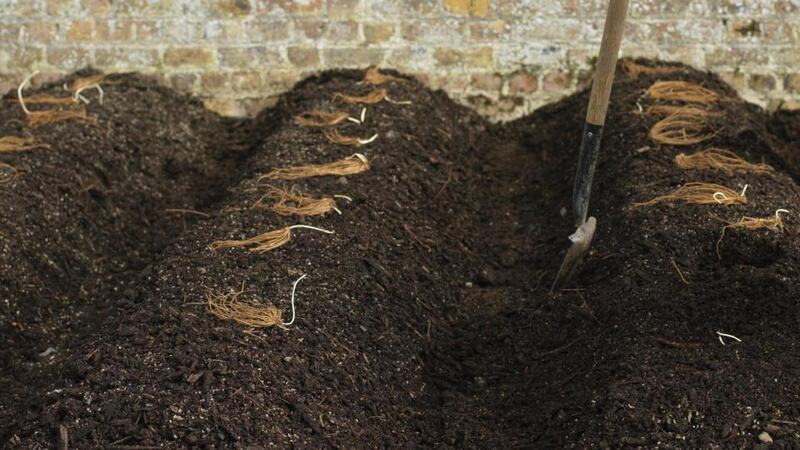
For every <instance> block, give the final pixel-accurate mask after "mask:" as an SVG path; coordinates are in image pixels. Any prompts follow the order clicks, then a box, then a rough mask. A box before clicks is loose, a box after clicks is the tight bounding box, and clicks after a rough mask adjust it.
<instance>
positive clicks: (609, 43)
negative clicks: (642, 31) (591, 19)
mask: <svg viewBox="0 0 800 450" xmlns="http://www.w3.org/2000/svg"><path fill="white" fill-rule="evenodd" d="M627 11H628V0H610V2H609V4H608V13H607V14H606V24H605V28H604V29H603V40H602V42H601V43H600V54H599V55H598V56H597V65H596V67H595V72H594V80H593V81H592V93H591V97H590V99H589V108H588V109H587V110H586V122H588V123H590V124H592V125H598V126H603V124H604V123H605V121H606V112H607V111H608V97H609V96H610V95H611V84H612V83H613V82H614V69H616V66H617V57H618V54H619V44H620V42H621V41H622V31H623V30H624V29H625V14H626V13H627Z"/></svg>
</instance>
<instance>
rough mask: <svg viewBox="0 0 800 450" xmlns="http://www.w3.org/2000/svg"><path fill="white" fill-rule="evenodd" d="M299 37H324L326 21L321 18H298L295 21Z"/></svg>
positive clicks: (314, 38) (315, 38)
mask: <svg viewBox="0 0 800 450" xmlns="http://www.w3.org/2000/svg"><path fill="white" fill-rule="evenodd" d="M294 29H295V32H296V33H298V36H297V37H306V38H308V39H311V40H317V39H320V38H322V35H323V33H325V22H323V21H321V20H296V21H295V22H294Z"/></svg>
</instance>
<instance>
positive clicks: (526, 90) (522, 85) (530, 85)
mask: <svg viewBox="0 0 800 450" xmlns="http://www.w3.org/2000/svg"><path fill="white" fill-rule="evenodd" d="M538 89H539V78H538V77H537V76H536V75H535V74H532V73H527V72H518V73H516V74H514V75H513V76H512V77H511V80H509V82H508V91H509V92H510V93H512V94H530V93H532V92H536V91H537V90H538Z"/></svg>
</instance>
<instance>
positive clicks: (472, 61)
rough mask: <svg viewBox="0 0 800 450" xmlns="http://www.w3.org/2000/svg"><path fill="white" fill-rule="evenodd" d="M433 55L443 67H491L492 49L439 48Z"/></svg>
mask: <svg viewBox="0 0 800 450" xmlns="http://www.w3.org/2000/svg"><path fill="white" fill-rule="evenodd" d="M433 57H434V59H435V60H436V62H437V63H438V65H439V66H442V67H452V66H469V67H491V66H492V62H493V58H492V49H491V48H489V47H480V48H468V49H461V48H459V49H454V48H437V49H436V50H435V51H434V53H433Z"/></svg>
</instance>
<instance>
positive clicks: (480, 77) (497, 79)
mask: <svg viewBox="0 0 800 450" xmlns="http://www.w3.org/2000/svg"><path fill="white" fill-rule="evenodd" d="M470 86H472V88H473V89H475V90H478V91H489V92H494V91H498V92H499V91H500V89H502V87H503V78H502V77H501V76H500V75H498V74H496V73H477V74H473V75H472V76H471V77H470Z"/></svg>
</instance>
